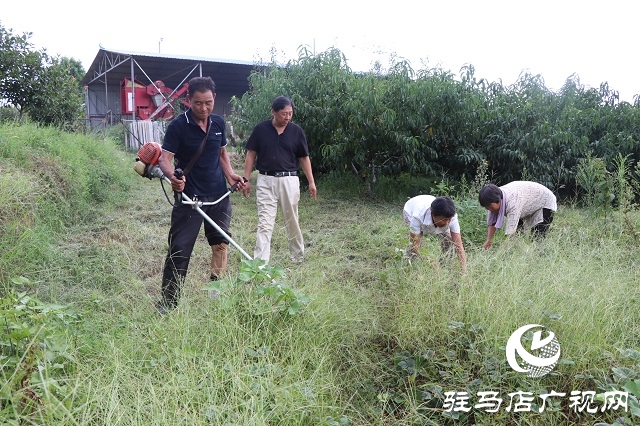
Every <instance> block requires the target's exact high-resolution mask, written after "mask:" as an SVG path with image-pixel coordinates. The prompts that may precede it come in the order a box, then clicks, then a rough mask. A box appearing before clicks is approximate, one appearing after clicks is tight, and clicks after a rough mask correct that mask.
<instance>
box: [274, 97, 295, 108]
mask: <svg viewBox="0 0 640 426" xmlns="http://www.w3.org/2000/svg"><path fill="white" fill-rule="evenodd" d="M289 105H291V108H294V106H293V101H292V100H291V99H289V98H287V97H286V96H278V97H277V98H275V99H274V100H273V102H272V103H271V109H272V110H274V111H275V112H278V111H282V110H283V109H284V108H285V107H287V106H289Z"/></svg>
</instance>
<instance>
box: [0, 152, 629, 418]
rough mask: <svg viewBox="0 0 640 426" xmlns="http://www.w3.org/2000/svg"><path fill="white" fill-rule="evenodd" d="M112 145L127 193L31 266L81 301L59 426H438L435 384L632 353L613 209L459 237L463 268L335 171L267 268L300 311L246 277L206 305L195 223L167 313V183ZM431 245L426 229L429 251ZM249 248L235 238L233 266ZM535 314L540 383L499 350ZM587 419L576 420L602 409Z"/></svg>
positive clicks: (552, 381)
mask: <svg viewBox="0 0 640 426" xmlns="http://www.w3.org/2000/svg"><path fill="white" fill-rule="evenodd" d="M116 155H118V156H119V158H118V162H119V164H121V165H122V167H121V168H120V169H121V173H122V176H123V178H122V179H123V183H122V186H123V187H124V188H128V187H131V188H132V189H131V191H126V190H123V191H122V194H121V196H119V197H116V200H117V201H116V202H115V204H110V205H98V204H96V205H94V206H93V207H95V209H91V214H88V216H90V217H91V220H86V221H80V222H79V224H76V225H74V226H73V227H72V228H71V229H69V230H68V231H66V232H65V233H64V234H63V235H58V236H57V237H56V238H54V239H52V241H51V244H52V250H50V251H47V258H46V260H45V261H44V262H43V264H42V265H41V268H34V269H31V270H25V271H23V272H24V273H23V274H24V275H25V276H27V277H29V278H30V279H31V280H32V281H34V282H36V283H37V284H38V285H37V296H38V297H40V298H42V299H44V300H50V301H56V302H59V303H72V304H73V305H74V306H75V307H76V308H77V309H80V310H82V311H83V312H85V314H84V315H85V321H84V322H83V326H82V330H81V340H80V342H79V344H78V348H77V357H78V363H77V371H76V373H75V374H74V375H73V376H72V377H70V380H71V382H70V383H72V386H71V389H73V391H72V392H71V394H69V395H68V401H69V405H70V406H71V408H70V409H69V414H66V415H59V417H60V416H61V417H63V418H66V419H67V421H66V422H63V421H61V422H60V424H73V423H72V422H71V421H69V420H68V419H71V418H73V419H74V420H75V423H76V424H105V425H128V424H140V425H150V424H157V425H167V424H189V425H192V424H193V425H200V424H243V425H254V424H255V425H263V424H274V425H275V424H278V425H282V424H286V425H295V424H331V422H332V421H338V422H339V421H341V419H342V421H346V419H348V421H349V423H350V424H362V425H365V424H414V423H416V422H417V423H419V424H426V422H427V420H426V418H427V417H428V416H430V415H431V416H433V419H435V421H436V424H442V423H443V422H444V420H443V418H442V417H440V415H439V414H438V413H437V412H430V411H429V410H419V409H418V408H419V407H420V403H421V400H420V398H421V397H424V394H423V393H421V392H424V391H426V390H429V389H432V388H430V387H429V386H430V384H438V385H440V386H442V388H443V389H442V390H443V391H448V390H463V389H465V388H467V389H469V390H474V389H475V390H478V388H474V386H476V385H477V384H478V383H477V382H474V380H477V379H479V380H480V381H481V383H482V385H481V386H480V388H481V389H485V390H488V389H494V390H500V391H501V393H502V394H503V395H502V396H503V398H505V397H506V393H508V392H513V391H515V390H517V389H530V390H532V391H533V390H537V389H540V388H548V389H556V390H558V391H561V390H562V391H565V392H569V391H571V390H573V389H580V390H595V389H594V388H595V384H594V382H593V381H590V380H588V379H583V378H576V375H577V374H582V375H587V374H593V375H594V376H596V377H598V378H600V377H601V376H602V374H603V373H606V372H609V371H610V368H611V367H614V366H621V365H625V363H626V361H625V359H623V358H622V357H621V356H620V355H619V354H618V353H617V351H616V348H636V349H637V348H638V341H637V336H638V331H639V330H638V327H639V326H638V323H639V321H638V320H639V316H640V314H638V309H637V306H638V289H637V285H636V283H637V282H638V276H637V268H636V263H637V261H638V258H637V255H636V253H635V249H636V247H637V243H636V242H635V241H634V240H633V239H632V238H631V237H628V236H626V235H624V234H622V231H624V229H623V226H622V225H621V223H620V222H621V221H619V220H617V219H611V220H607V221H602V220H597V221H594V220H593V217H592V216H591V214H590V213H589V212H587V211H584V210H580V209H573V208H570V207H567V206H562V207H561V209H560V211H559V212H558V214H557V216H556V220H555V222H554V231H553V233H552V234H551V236H550V237H549V238H548V239H547V240H546V241H544V242H543V243H540V244H533V243H531V242H530V241H527V239H526V238H517V239H515V240H513V241H501V242H500V243H498V244H495V245H494V247H495V249H493V250H491V251H488V252H485V251H482V250H481V249H480V245H481V242H482V241H481V239H479V238H478V235H474V236H473V237H474V238H475V241H474V240H473V239H469V238H467V240H466V243H467V249H468V255H469V274H468V276H466V277H460V276H459V274H458V273H457V272H456V271H455V268H454V269H453V270H450V269H449V268H443V269H437V270H436V269H433V267H432V266H431V264H430V263H429V262H419V263H414V264H413V265H409V264H407V263H406V262H405V261H403V260H401V259H400V258H399V257H398V255H397V252H396V248H399V249H402V248H404V247H405V245H406V242H407V241H406V239H407V236H406V229H405V228H404V226H403V225H402V218H401V208H402V202H398V201H396V202H384V201H376V202H372V201H369V200H366V199H364V198H363V197H361V196H360V195H354V191H352V190H350V188H349V187H351V185H349V184H346V185H345V182H335V181H334V182H328V181H327V182H323V181H320V182H319V185H318V186H319V199H318V201H317V202H313V201H312V200H310V199H309V197H308V196H303V200H302V202H301V207H300V221H301V226H302V228H303V232H304V235H305V239H306V243H307V245H308V246H309V248H308V258H307V260H306V261H305V263H304V264H302V265H300V266H297V265H292V264H290V263H289V262H288V260H287V259H288V253H287V244H286V237H285V234H284V229H283V227H282V221H281V220H279V221H278V224H277V226H276V230H275V233H274V241H273V246H272V252H273V258H272V263H274V264H279V265H281V266H283V267H285V269H286V270H287V277H286V282H287V283H288V284H289V285H291V286H293V287H295V288H296V289H298V290H300V291H302V292H303V293H305V294H307V295H308V296H310V297H311V300H312V301H311V304H310V305H309V307H308V308H307V310H306V312H305V313H303V314H302V315H298V316H293V317H285V316H282V315H279V314H265V315H259V314H257V313H256V310H255V305H254V303H255V300H256V297H257V296H256V295H255V294H253V293H252V292H251V291H250V289H249V288H239V289H236V290H234V291H233V292H232V294H230V295H223V297H222V298H220V299H219V300H216V301H212V300H209V299H208V298H207V296H206V292H203V291H202V290H201V288H202V287H203V286H204V285H205V284H206V277H207V276H208V262H209V248H208V247H207V245H206V241H205V239H204V237H203V236H201V237H200V239H199V242H198V243H197V245H196V250H195V252H194V256H193V259H192V262H191V268H190V273H189V276H188V278H187V282H186V284H185V292H184V297H183V299H182V300H181V304H180V307H179V308H178V310H177V311H175V312H174V313H172V314H171V315H169V316H167V317H159V316H158V315H157V314H156V313H155V311H154V309H153V303H154V302H155V301H156V300H157V297H158V294H159V286H160V276H161V266H162V261H163V256H164V252H165V249H166V233H167V230H168V225H169V214H170V206H169V205H168V204H167V202H166V200H165V199H164V195H163V193H162V189H161V188H160V183H159V181H158V180H154V181H148V180H146V179H143V178H140V177H139V176H137V175H136V174H135V172H133V170H132V168H131V165H132V163H131V164H130V163H128V159H132V158H133V157H134V154H131V153H129V154H126V155H125V154H123V153H120V154H116ZM1 164H7V162H6V160H5V161H4V162H3V163H1ZM22 173H24V175H28V174H29V173H28V171H23V172H22ZM25 185H26V183H25ZM345 187H346V188H345ZM23 189H24V188H23V187H22V186H21V187H19V188H18V191H23ZM54 192H55V191H54ZM253 195H254V194H252V196H251V197H250V198H249V199H244V198H242V196H241V195H239V194H233V195H232V203H233V208H234V216H233V220H232V234H233V238H234V240H235V241H236V242H238V243H239V244H240V245H241V246H242V247H243V248H244V249H245V250H246V251H247V252H249V253H252V249H253V242H254V232H255V227H256V221H257V220H256V210H255V198H254V196H253ZM305 195H306V194H305ZM87 208H88V209H89V207H87ZM466 214H467V218H462V222H463V232H464V223H465V220H466V221H468V222H470V223H471V222H473V223H477V221H478V220H480V221H481V220H482V216H483V212H482V211H481V210H480V209H476V210H475V211H470V210H468V211H467V213H466ZM471 215H477V217H474V218H473V219H472V218H471ZM636 223H637V219H636ZM437 253H438V246H437V244H436V242H435V241H434V240H432V239H427V241H426V245H425V249H424V253H423V254H424V255H425V256H429V257H431V258H433V259H437ZM240 260H241V256H240V255H239V253H238V252H237V251H236V250H233V249H231V259H230V268H229V273H230V274H233V273H234V272H237V268H238V264H239V262H240ZM528 323H534V324H543V325H546V326H548V327H550V328H551V329H552V330H553V331H555V332H556V333H557V334H558V336H559V339H560V343H561V346H562V351H563V352H562V354H563V355H562V359H563V360H564V361H565V363H564V364H562V365H560V366H558V368H557V371H558V372H559V373H560V374H559V375H556V376H550V377H547V378H544V379H542V380H538V381H535V380H529V379H526V378H523V377H520V376H521V375H517V374H515V373H513V372H510V371H508V369H507V367H506V362H505V360H504V349H503V347H504V345H505V343H506V340H507V338H508V336H509V335H510V333H511V332H513V331H514V330H515V329H516V328H518V327H520V326H521V325H524V324H528ZM419 355H424V357H423V358H420V357H419ZM402 357H405V358H403V359H405V360H406V359H409V360H414V361H415V360H417V359H418V358H420V359H421V362H423V364H424V365H423V368H422V369H419V374H418V375H417V376H415V378H414V379H410V378H408V377H407V374H408V373H410V371H409V370H408V369H406V368H405V367H406V365H407V364H406V363H405V364H397V361H398V360H399V359H401V358H402ZM567 361H571V363H569V362H567ZM496 365H497V366H496ZM394 397H395V399H394ZM383 402H386V403H383ZM422 408H424V406H422ZM503 408H504V407H503ZM65 416H66V417H65ZM561 418H562V417H561V414H559V413H558V412H555V413H554V412H547V413H545V414H544V415H534V414H532V413H531V414H530V415H520V416H518V415H509V414H508V413H505V412H504V410H502V411H501V413H500V414H496V415H493V416H490V415H484V416H483V415H476V418H475V420H472V419H468V421H469V422H472V421H475V422H478V423H482V422H486V424H492V423H493V424H496V423H500V424H506V422H507V420H506V419H511V421H512V422H515V423H514V424H550V425H551V424H560V423H562V422H561V421H560V420H559V419H561ZM581 419H582V420H580V418H578V420H576V419H574V420H571V421H570V422H569V423H571V424H580V423H581V422H582V421H585V422H588V421H593V420H595V419H596V417H587V416H584V417H582V418H581ZM565 421H566V420H565ZM456 424H471V423H466V420H465V421H464V422H463V421H462V420H459V421H458V422H457V423H456ZM585 424H586V423H585Z"/></svg>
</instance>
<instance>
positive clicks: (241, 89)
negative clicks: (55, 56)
mask: <svg viewBox="0 0 640 426" xmlns="http://www.w3.org/2000/svg"><path fill="white" fill-rule="evenodd" d="M255 66H256V65H255V64H252V63H249V62H239V61H234V62H231V61H222V60H215V59H204V58H194V57H176V56H171V55H162V54H151V53H136V52H127V51H115V50H106V49H104V48H100V50H99V51H98V54H97V55H96V57H95V59H94V60H93V63H92V64H91V66H90V67H89V69H88V70H87V73H86V74H85V76H84V78H83V79H82V85H83V87H85V105H86V120H87V127H89V128H92V129H93V128H102V127H105V126H109V125H112V124H118V123H121V122H124V123H125V124H126V125H127V126H128V127H129V128H132V127H135V126H136V125H137V124H150V122H152V121H155V120H156V119H159V118H168V117H169V116H170V115H171V108H174V107H175V106H176V102H178V101H177V98H178V97H180V96H182V97H184V93H182V92H184V91H185V90H186V89H185V88H184V84H185V83H187V82H188V81H189V79H191V78H192V77H197V76H209V77H211V78H213V80H214V81H215V83H216V102H215V106H214V111H213V112H214V113H216V114H219V115H222V116H225V115H227V114H229V113H230V112H231V107H230V105H229V101H230V99H231V98H232V97H233V96H236V97H241V96H242V95H243V94H244V93H245V92H246V91H247V90H249V80H248V78H249V74H250V73H251V71H252V70H253V69H254V68H255ZM139 121H143V122H146V123H138V122H139Z"/></svg>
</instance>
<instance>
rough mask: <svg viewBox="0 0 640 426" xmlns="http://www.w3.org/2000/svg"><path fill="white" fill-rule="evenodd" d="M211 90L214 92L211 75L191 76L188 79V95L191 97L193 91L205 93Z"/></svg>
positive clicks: (214, 84) (214, 86) (214, 85)
mask: <svg viewBox="0 0 640 426" xmlns="http://www.w3.org/2000/svg"><path fill="white" fill-rule="evenodd" d="M209 90H211V93H213V94H214V95H215V93H216V83H214V82H213V79H212V78H211V77H193V78H192V79H191V80H189V97H190V98H192V97H193V95H194V93H196V92H200V93H205V92H208V91H209Z"/></svg>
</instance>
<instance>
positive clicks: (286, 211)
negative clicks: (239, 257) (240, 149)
mask: <svg viewBox="0 0 640 426" xmlns="http://www.w3.org/2000/svg"><path fill="white" fill-rule="evenodd" d="M299 201H300V180H299V179H298V177H297V176H284V177H275V176H267V175H258V180H257V182H256V204H257V206H258V231H257V233H256V247H255V250H254V251H253V257H254V258H257V259H262V260H264V261H266V262H268V261H269V257H270V255H271V234H272V233H273V227H274V225H275V222H276V214H277V213H278V204H280V208H281V210H282V218H283V219H284V226H285V229H286V231H287V239H288V241H289V252H290V255H291V260H292V261H294V262H302V259H303V258H304V240H303V238H302V231H301V230H300V225H299V224H298V202H299Z"/></svg>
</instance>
